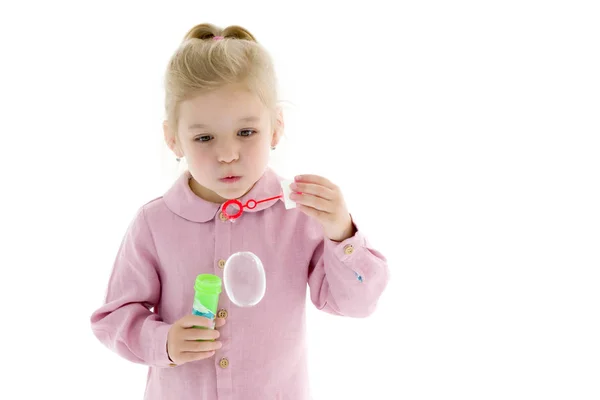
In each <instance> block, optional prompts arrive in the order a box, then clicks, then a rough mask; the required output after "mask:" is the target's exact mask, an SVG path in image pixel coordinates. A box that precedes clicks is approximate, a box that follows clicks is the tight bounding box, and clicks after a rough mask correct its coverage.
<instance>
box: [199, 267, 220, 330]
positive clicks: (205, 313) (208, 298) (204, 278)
mask: <svg viewBox="0 0 600 400" xmlns="http://www.w3.org/2000/svg"><path fill="white" fill-rule="evenodd" d="M194 291H195V293H194V303H193V306H192V314H194V315H199V316H201V317H206V318H208V319H210V320H211V321H212V328H210V329H214V328H215V316H216V315H217V307H218V306H219V296H220V294H221V278H219V277H218V276H216V275H213V274H200V275H198V276H197V277H196V282H195V284H194ZM194 328H204V329H206V327H203V326H194Z"/></svg>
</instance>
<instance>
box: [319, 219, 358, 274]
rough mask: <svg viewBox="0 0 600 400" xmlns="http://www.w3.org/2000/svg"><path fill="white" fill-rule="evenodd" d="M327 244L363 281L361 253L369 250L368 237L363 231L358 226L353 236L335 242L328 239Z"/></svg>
mask: <svg viewBox="0 0 600 400" xmlns="http://www.w3.org/2000/svg"><path fill="white" fill-rule="evenodd" d="M326 242H327V246H328V247H329V250H330V251H331V252H332V253H333V255H334V257H335V258H336V259H338V260H339V261H341V262H342V264H344V265H346V266H348V267H349V268H350V269H352V270H353V271H354V275H355V276H356V279H357V280H358V281H360V282H363V277H364V275H365V274H364V271H363V269H362V268H361V264H362V263H361V261H360V260H361V259H363V260H364V258H363V257H362V256H361V254H362V253H363V252H364V251H365V250H367V239H366V237H365V236H364V235H363V234H362V232H361V231H360V230H359V229H358V227H357V228H356V232H355V233H354V236H351V237H349V238H347V239H345V240H343V241H341V242H335V241H333V240H330V239H327V241H326Z"/></svg>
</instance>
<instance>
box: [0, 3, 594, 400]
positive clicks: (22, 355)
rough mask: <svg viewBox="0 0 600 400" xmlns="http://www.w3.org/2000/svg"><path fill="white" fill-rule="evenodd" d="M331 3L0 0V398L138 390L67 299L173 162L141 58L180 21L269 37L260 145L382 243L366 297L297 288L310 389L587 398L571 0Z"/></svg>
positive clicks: (586, 158)
mask: <svg viewBox="0 0 600 400" xmlns="http://www.w3.org/2000/svg"><path fill="white" fill-rule="evenodd" d="M349 3H350V2H333V1H331V2H328V1H318V2H310V1H302V2H300V1H297V2H288V1H278V2H272V3H265V2H262V3H261V2H256V1H245V2H239V3H236V2H233V1H227V2H221V1H210V2H209V1H195V2H176V1H169V2H166V1H161V2H158V1H145V2H141V1H140V2H133V1H127V2H108V1H103V2H94V3H92V2H87V1H86V2H72V3H66V2H56V1H53V2H42V1H38V2H13V3H12V4H9V3H8V2H2V6H1V8H0V41H1V48H0V51H1V53H0V60H1V62H0V68H1V73H0V83H1V89H0V90H1V94H0V96H1V97H0V99H1V104H0V106H1V107H0V113H1V117H2V118H1V124H2V125H1V128H2V142H1V144H0V152H1V157H0V162H1V163H2V164H1V169H0V173H1V180H0V185H1V186H0V191H1V194H2V196H1V200H0V201H1V207H0V212H1V213H2V215H1V220H0V229H1V239H2V240H1V263H2V265H1V271H2V277H1V278H0V285H1V288H0V296H1V299H0V300H1V302H0V305H1V307H2V318H1V319H0V323H1V324H2V328H1V329H0V335H1V340H0V343H1V345H2V351H1V353H0V354H2V364H3V368H2V370H3V371H5V372H3V373H2V378H1V381H2V384H1V385H0V398H2V399H33V398H36V399H39V398H61V399H62V398H77V399H106V398H111V399H113V398H114V399H141V398H142V394H143V390H144V384H145V378H146V368H145V367H144V366H140V365H135V364H132V363H129V362H127V361H125V360H123V359H121V358H119V357H118V356H116V355H114V354H113V353H111V352H110V351H109V350H108V349H106V348H104V347H103V346H102V345H101V344H100V343H99V342H98V341H97V340H96V339H95V337H94V336H93V334H92V331H91V329H90V326H89V317H90V315H91V313H92V312H93V311H94V310H95V309H96V308H97V307H98V306H100V304H101V302H102V300H103V296H104V291H105V287H106V284H107V279H108V276H109V273H110V270H111V267H112V262H113V257H114V255H115V252H116V250H117V246H118V244H119V242H120V240H121V238H122V235H123V234H124V231H125V229H126V226H127V225H128V223H129V221H130V219H131V218H132V216H133V213H134V212H135V210H136V209H137V208H138V207H139V206H140V205H141V204H142V203H143V202H146V201H148V200H149V199H151V198H153V197H156V196H159V195H160V194H162V192H163V190H164V189H165V188H166V187H167V185H168V184H169V183H170V182H171V179H172V178H173V176H174V174H175V172H176V171H175V168H176V167H175V162H174V159H173V157H172V156H171V155H170V154H169V153H168V152H166V151H165V148H164V145H163V142H162V136H161V135H162V131H161V122H162V118H163V111H162V110H163V108H162V107H163V103H162V102H163V92H162V78H163V73H164V68H165V66H166V62H167V60H168V58H169V56H170V55H171V53H172V51H173V50H174V49H175V48H176V47H177V46H178V45H179V42H180V40H181V39H182V37H183V35H184V34H185V33H186V32H187V30H188V29H189V28H190V27H191V26H193V25H195V24H197V23H200V22H212V23H215V24H218V25H222V26H226V25H230V24H240V25H243V26H245V27H247V28H248V29H249V30H250V31H251V32H253V33H254V34H255V36H256V37H257V38H258V40H259V41H260V42H261V43H263V44H264V45H265V46H266V47H267V48H268V49H269V50H270V51H271V53H272V55H273V57H274V59H275V62H276V68H277V70H278V73H279V75H280V85H281V94H282V100H284V101H285V102H286V103H285V104H286V116H287V119H286V122H287V131H286V135H287V137H286V140H285V141H284V142H283V143H282V145H281V146H280V147H279V148H278V149H277V151H276V152H275V153H274V158H273V160H272V164H273V166H274V167H275V168H277V169H278V170H279V172H280V173H282V174H284V175H287V176H291V175H293V174H296V173H318V174H322V175H324V176H327V177H328V178H330V179H331V180H333V181H334V182H336V183H338V184H339V185H340V186H341V188H342V189H343V191H344V194H345V196H346V198H347V202H348V204H349V206H350V208H351V211H352V212H353V214H354V215H355V217H356V219H357V223H359V224H360V227H361V229H363V230H364V231H365V232H366V233H367V235H368V236H369V238H370V240H371V241H372V243H373V244H374V246H375V247H376V248H378V249H379V250H380V251H382V252H383V253H384V254H385V255H386V256H387V257H388V260H389V265H390V269H391V273H392V275H391V282H390V284H389V286H388V289H387V291H386V292H385V293H384V295H383V297H382V298H381V302H380V304H379V307H378V309H377V311H376V313H375V314H374V315H373V316H372V317H370V318H368V319H357V320H355V319H350V318H347V319H345V318H338V317H333V316H330V315H327V314H322V313H320V312H317V311H316V310H315V309H314V307H312V308H310V307H309V309H310V312H309V321H308V323H309V329H310V330H309V343H310V348H309V352H310V360H311V365H310V370H311V374H312V383H313V393H314V397H315V400H321V399H366V398H369V399H371V398H378V399H406V400H418V399H419V400H420V399H461V400H466V399H477V400H480V399H486V400H487V399H578V400H584V399H598V398H600V362H599V360H600V340H599V338H600V323H599V319H600V290H599V287H600V272H599V267H600V262H599V261H600V254H599V253H600V251H599V250H600V245H599V244H600V225H599V222H600V206H599V205H600V190H599V184H600V161H599V159H600V146H599V133H600V130H599V127H600V126H599V125H600V123H599V113H600V94H599V93H600V79H599V76H600V74H599V73H598V71H600V60H599V48H600V39H599V38H600V29H599V24H598V21H600V14H599V13H598V11H597V10H596V9H594V8H593V3H595V2H592V1H590V2H587V3H586V2H581V1H562V2H559V1H538V2H533V1H503V2H490V1H470V2H467V1H454V2H447V1H437V2H433V1H419V2H396V3H392V2H390V3H385V2H383V1H369V2H364V3H356V5H349ZM329 162H330V163H331V165H329V166H328V165H326V163H329Z"/></svg>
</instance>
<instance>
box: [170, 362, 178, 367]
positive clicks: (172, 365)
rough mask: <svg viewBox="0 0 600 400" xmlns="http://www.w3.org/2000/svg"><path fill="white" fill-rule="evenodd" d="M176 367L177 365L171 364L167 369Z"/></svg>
mask: <svg viewBox="0 0 600 400" xmlns="http://www.w3.org/2000/svg"><path fill="white" fill-rule="evenodd" d="M176 366H177V364H173V363H171V364H169V367H176Z"/></svg>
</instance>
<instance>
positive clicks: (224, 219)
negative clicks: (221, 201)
mask: <svg viewBox="0 0 600 400" xmlns="http://www.w3.org/2000/svg"><path fill="white" fill-rule="evenodd" d="M219 218H221V221H227V220H228V219H229V218H227V215H225V214H223V213H222V212H221V213H220V214H219Z"/></svg>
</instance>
